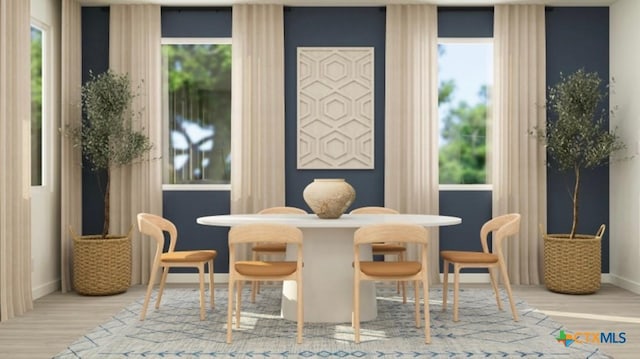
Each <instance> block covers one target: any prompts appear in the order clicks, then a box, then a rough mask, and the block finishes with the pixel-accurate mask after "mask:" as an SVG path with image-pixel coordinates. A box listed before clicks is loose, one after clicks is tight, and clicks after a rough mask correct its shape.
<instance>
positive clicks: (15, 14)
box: [0, 1, 33, 321]
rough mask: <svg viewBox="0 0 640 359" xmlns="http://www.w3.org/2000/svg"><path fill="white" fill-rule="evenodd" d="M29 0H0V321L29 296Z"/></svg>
mask: <svg viewBox="0 0 640 359" xmlns="http://www.w3.org/2000/svg"><path fill="white" fill-rule="evenodd" d="M30 22H31V15H30V2H29V1H0V49H1V50H0V168H2V171H3V172H4V173H3V174H2V175H1V176H0V321H6V320H9V319H11V318H13V317H15V316H18V315H22V314H24V313H25V312H27V311H28V310H31V309H32V308H33V299H32V296H31V195H30V190H31V148H30V143H31V142H30V140H31V135H30V131H31V118H30V114H31V87H30V86H31V80H30V79H31V72H30V66H29V65H30V63H31V62H30V59H31V53H30V44H31V41H30Z"/></svg>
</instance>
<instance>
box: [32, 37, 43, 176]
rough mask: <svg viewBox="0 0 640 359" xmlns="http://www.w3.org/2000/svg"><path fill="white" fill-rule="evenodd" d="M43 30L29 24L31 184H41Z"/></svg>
mask: <svg viewBox="0 0 640 359" xmlns="http://www.w3.org/2000/svg"><path fill="white" fill-rule="evenodd" d="M43 38H44V34H43V31H42V30H41V29H39V28H37V27H35V26H31V185H32V186H42V184H43V183H42V182H43V180H42V175H43V168H42V166H43V163H42V148H43V131H42V124H43V121H42V120H43V118H42V116H43V113H44V112H43V106H42V104H43V97H42V94H43V91H42V88H43V87H42V85H43V81H42V79H43V71H42V69H43V64H44V62H43V49H44V41H43Z"/></svg>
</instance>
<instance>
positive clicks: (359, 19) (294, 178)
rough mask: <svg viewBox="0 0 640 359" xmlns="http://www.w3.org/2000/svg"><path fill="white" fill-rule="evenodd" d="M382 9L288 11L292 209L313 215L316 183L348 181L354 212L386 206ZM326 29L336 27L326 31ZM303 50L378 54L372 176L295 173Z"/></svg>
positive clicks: (286, 41)
mask: <svg viewBox="0 0 640 359" xmlns="http://www.w3.org/2000/svg"><path fill="white" fill-rule="evenodd" d="M385 17H386V13H385V11H384V9H383V8H371V7H369V8H326V7H325V8H311V7H309V8H306V7H297V8H287V9H286V11H285V13H284V29H285V34H284V47H285V50H284V52H285V53H284V56H285V60H284V61H285V128H286V129H285V152H286V153H285V164H286V175H285V176H286V177H285V179H286V201H287V204H288V205H291V206H296V207H300V208H304V209H306V210H307V211H311V209H310V208H309V207H308V206H307V204H306V203H305V202H304V199H303V198H302V192H303V190H304V188H305V186H306V185H308V184H309V183H310V182H312V181H313V179H314V178H323V177H324V178H331V177H333V178H345V179H346V180H347V182H349V183H350V184H351V185H352V186H353V188H354V189H355V190H356V199H355V201H354V203H353V205H352V208H356V207H361V206H365V205H383V203H384V193H383V190H384V64H385V62H384V54H385V50H384V49H385V35H384V34H385V24H386V21H385ZM327 24H331V25H330V26H327ZM304 46H332V47H334V46H367V47H373V48H374V78H375V81H374V86H375V88H374V106H375V108H374V118H375V128H374V135H375V139H374V144H375V147H374V148H375V153H374V160H375V168H374V169H373V170H346V171H345V170H343V171H339V170H298V169H296V167H297V163H296V161H297V160H296V153H297V148H296V146H297V143H296V131H297V119H296V113H297V106H296V105H297V102H296V101H297V95H296V92H297V89H296V76H297V75H296V70H297V68H296V51H297V47H304Z"/></svg>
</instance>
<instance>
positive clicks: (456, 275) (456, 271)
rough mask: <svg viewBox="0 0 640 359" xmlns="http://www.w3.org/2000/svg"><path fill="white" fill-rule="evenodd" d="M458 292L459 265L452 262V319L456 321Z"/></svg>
mask: <svg viewBox="0 0 640 359" xmlns="http://www.w3.org/2000/svg"><path fill="white" fill-rule="evenodd" d="M459 292H460V266H458V264H456V263H454V264H453V321H454V322H457V321H458V295H459Z"/></svg>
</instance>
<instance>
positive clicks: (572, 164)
mask: <svg viewBox="0 0 640 359" xmlns="http://www.w3.org/2000/svg"><path fill="white" fill-rule="evenodd" d="M606 98H607V92H605V91H603V86H602V80H601V79H600V78H599V77H598V74H597V73H595V72H586V71H585V70H584V69H580V70H578V71H576V72H574V73H572V74H570V75H564V74H560V81H559V82H558V83H557V84H556V85H555V86H553V87H551V88H550V89H549V92H548V96H547V105H548V106H549V109H550V111H551V113H553V114H554V115H555V118H554V119H551V120H548V121H547V125H546V127H545V128H544V129H539V128H537V129H535V130H534V131H533V132H534V134H535V135H536V136H537V137H538V139H539V140H540V141H541V142H542V143H543V144H544V145H545V147H546V150H547V154H548V157H549V159H550V160H549V166H550V167H555V168H556V169H557V170H559V171H561V172H562V171H568V172H572V173H573V178H574V183H573V188H571V189H570V193H571V201H572V204H573V206H572V224H571V230H570V232H569V233H568V234H545V235H544V256H545V261H544V265H545V269H544V271H545V277H544V278H545V284H546V285H547V288H549V289H551V290H553V291H557V292H563V293H574V294H579V293H593V292H595V291H597V290H598V289H599V288H600V273H601V238H602V235H603V234H604V230H605V226H604V224H603V225H601V226H600V228H599V229H598V231H597V233H596V235H595V236H594V235H582V234H577V233H576V231H577V227H578V213H579V212H578V208H579V205H578V203H579V196H580V181H581V177H580V175H581V171H582V170H583V169H591V168H596V167H599V166H602V165H606V164H608V163H609V161H610V158H611V155H612V154H613V153H614V152H616V151H618V150H621V149H623V148H624V147H625V145H624V143H622V142H621V140H620V138H619V137H618V136H617V135H616V134H615V133H613V132H611V131H609V129H608V128H607V126H606V122H605V120H606V119H607V112H606V111H605V110H601V106H602V104H603V101H604V100H605V99H606Z"/></svg>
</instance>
